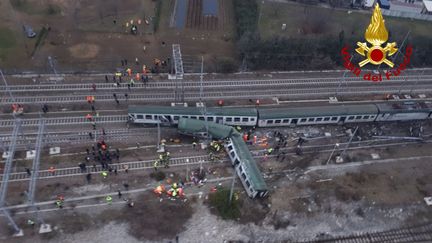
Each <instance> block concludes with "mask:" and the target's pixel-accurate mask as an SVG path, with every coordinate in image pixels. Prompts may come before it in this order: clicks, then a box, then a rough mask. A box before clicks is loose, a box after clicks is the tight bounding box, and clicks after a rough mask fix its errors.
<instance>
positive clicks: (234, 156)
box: [225, 132, 268, 198]
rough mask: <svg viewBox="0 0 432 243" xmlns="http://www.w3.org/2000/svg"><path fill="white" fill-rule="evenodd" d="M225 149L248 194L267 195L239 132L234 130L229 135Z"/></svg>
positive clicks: (252, 195)
mask: <svg viewBox="0 0 432 243" xmlns="http://www.w3.org/2000/svg"><path fill="white" fill-rule="evenodd" d="M225 149H226V151H227V153H228V156H229V158H230V160H231V163H232V164H233V166H234V168H235V171H236V174H237V175H238V177H239V178H240V181H241V182H242V185H243V187H244V188H245V190H246V193H247V194H248V196H249V197H251V198H257V197H261V198H262V197H265V196H267V195H268V188H267V185H266V183H265V181H264V179H263V177H262V175H261V172H260V170H259V168H258V165H257V164H256V162H255V160H254V158H253V157H252V154H251V153H250V151H249V149H248V147H247V145H246V144H245V143H244V141H243V139H242V137H241V135H240V134H239V133H237V132H235V133H233V135H231V136H230V137H229V141H228V142H227V143H226V144H225Z"/></svg>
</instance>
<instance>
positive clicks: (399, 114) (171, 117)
mask: <svg viewBox="0 0 432 243" xmlns="http://www.w3.org/2000/svg"><path fill="white" fill-rule="evenodd" d="M128 113H129V119H130V120H131V121H132V122H134V123H137V124H157V123H162V124H168V125H176V124H178V120H179V119H180V118H189V119H197V120H202V121H209V122H216V123H218V124H223V125H233V126H256V127H278V126H295V125H321V124H344V123H361V122H383V121H409V120H426V119H431V118H432V105H431V104H430V103H426V102H404V103H376V104H352V105H323V106H309V107H308V106H305V107H277V108H225V107H224V108H207V111H206V115H205V116H204V115H202V112H201V110H200V108H198V107H163V106H131V107H129V111H128Z"/></svg>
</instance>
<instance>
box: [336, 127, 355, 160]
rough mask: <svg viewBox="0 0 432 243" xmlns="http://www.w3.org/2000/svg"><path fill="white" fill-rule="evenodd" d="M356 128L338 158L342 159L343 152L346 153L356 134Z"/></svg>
mask: <svg viewBox="0 0 432 243" xmlns="http://www.w3.org/2000/svg"><path fill="white" fill-rule="evenodd" d="M358 128H359V127H358V126H357V127H356V129H355V130H354V132H353V133H352V134H351V137H350V139H349V141H348V144H347V146H346V147H345V148H344V150H343V151H342V153H341V154H340V157H342V158H343V156H344V155H345V151H346V150H347V149H348V147H349V146H350V144H351V141H352V140H353V138H354V136H355V134H356V133H357V130H358Z"/></svg>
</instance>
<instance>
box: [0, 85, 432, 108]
mask: <svg viewBox="0 0 432 243" xmlns="http://www.w3.org/2000/svg"><path fill="white" fill-rule="evenodd" d="M428 90H432V83H431V84H428V85H416V86H408V85H393V86H376V87H375V86H372V87H371V86H369V87H345V86H342V88H340V89H337V87H336V88H301V89H296V88H287V89H283V88H278V89H273V90H268V89H259V90H251V89H250V87H247V88H245V87H242V88H241V90H233V89H232V88H230V89H227V90H220V91H205V92H204V93H203V95H202V97H201V98H202V99H207V100H219V99H239V98H243V99H250V98H274V97H281V98H283V97H290V98H302V97H303V98H304V97H308V98H309V97H319V96H329V95H330V96H331V95H334V94H335V93H338V94H339V95H356V94H357V95H358V94H361V95H364V94H387V93H398V92H409V93H412V92H414V93H424V92H425V91H428ZM88 95H93V96H95V99H96V102H113V103H114V99H113V97H112V94H105V95H101V94H96V95H95V94H94V93H88V94H80V95H62V96H60V95H56V96H19V97H15V101H14V100H12V99H11V98H9V97H6V96H4V97H3V98H2V99H1V103H2V104H5V105H11V104H14V103H20V104H44V103H45V104H53V103H54V104H58V103H62V104H65V103H84V102H85V100H86V97H87V96H88ZM184 98H185V100H186V101H194V100H199V99H200V95H199V92H198V91H197V92H185V95H184ZM119 99H120V100H121V102H124V101H126V102H127V101H140V102H151V103H155V102H169V101H172V100H174V92H157V93H154V92H148V93H145V94H138V93H130V94H128V98H127V99H126V98H124V97H121V96H120V95H119Z"/></svg>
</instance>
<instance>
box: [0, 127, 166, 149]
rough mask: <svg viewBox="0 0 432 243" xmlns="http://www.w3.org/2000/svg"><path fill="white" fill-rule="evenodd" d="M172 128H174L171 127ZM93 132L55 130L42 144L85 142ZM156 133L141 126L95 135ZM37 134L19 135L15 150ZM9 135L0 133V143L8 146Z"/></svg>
mask: <svg viewBox="0 0 432 243" xmlns="http://www.w3.org/2000/svg"><path fill="white" fill-rule="evenodd" d="M172 130H174V129H172ZM90 132H92V133H93V134H94V132H95V131H94V130H88V131H79V132H59V133H57V132H55V133H49V134H46V135H45V136H44V138H43V144H48V145H50V146H52V145H54V144H57V145H59V144H65V143H67V144H71V145H76V144H82V143H86V142H93V141H94V138H90V137H89V135H88V134H89V133H90ZM155 134H157V130H156V128H143V129H130V130H129V129H127V128H124V129H110V130H107V131H106V133H105V135H103V134H101V132H100V131H98V133H97V134H96V136H98V137H99V136H100V137H103V138H104V140H105V141H107V142H109V141H121V140H133V139H134V138H135V139H140V140H142V137H144V136H155ZM36 137H37V134H32V135H28V134H27V135H20V136H18V137H17V143H16V150H23V149H29V148H33V147H34V143H35V140H36ZM10 139H11V137H10V135H9V134H8V135H0V143H2V144H3V146H6V147H8V146H9V145H10Z"/></svg>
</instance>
